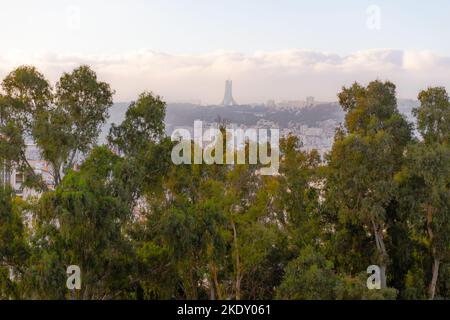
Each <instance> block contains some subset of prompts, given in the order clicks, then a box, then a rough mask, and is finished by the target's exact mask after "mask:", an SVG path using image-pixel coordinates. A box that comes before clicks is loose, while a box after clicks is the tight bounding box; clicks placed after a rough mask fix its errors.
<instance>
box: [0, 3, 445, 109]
mask: <svg viewBox="0 0 450 320" xmlns="http://www.w3.org/2000/svg"><path fill="white" fill-rule="evenodd" d="M350 4H351V5H350ZM436 6H438V7H439V10H435V8H436ZM406 9H407V10H406ZM449 9H450V3H448V2H447V1H441V0H436V1H433V5H431V4H428V3H411V2H409V1H404V0H402V1H396V2H395V3H392V1H386V0H379V1H375V2H372V1H365V0H363V1H354V0H348V1H346V5H343V4H342V3H336V1H329V0H323V1H317V2H314V3H309V2H307V1H292V0H282V1H276V2H274V1H269V0H263V1H254V0H249V1H245V2H243V1H237V0H230V1H205V0H199V1H195V2H191V1H185V0H180V1H176V2H168V1H162V0H153V1H142V0H131V1H129V2H123V1H117V0H110V1H96V2H92V1H76V0H71V1H69V0H63V1H56V0H43V1H39V2H35V1H25V0H19V1H15V2H13V3H8V4H5V5H3V6H2V10H1V12H0V36H1V39H2V46H1V48H0V78H3V77H4V76H5V75H6V74H7V73H8V72H9V71H11V70H12V69H13V68H15V67H17V66H19V65H22V64H32V65H36V66H37V67H38V68H39V69H40V70H41V71H42V72H43V73H44V74H45V75H46V76H47V77H48V78H49V79H50V80H51V82H52V83H55V82H56V81H57V79H58V78H59V76H60V75H61V73H62V72H66V71H71V70H72V69H73V68H75V67H77V66H78V65H79V64H88V65H90V66H92V68H93V69H94V70H95V71H96V72H97V74H98V76H99V78H100V79H102V80H104V81H107V82H109V83H111V86H112V88H113V89H115V90H116V95H115V97H114V99H115V101H131V100H134V99H136V98H137V95H138V94H139V93H140V92H142V91H144V90H149V91H153V92H154V93H156V94H159V95H161V96H162V97H163V98H164V99H165V100H167V101H171V102H181V101H186V102H188V101H199V102H200V101H201V103H202V104H218V103H220V101H221V100H222V98H223V91H224V82H225V80H227V79H232V80H233V82H234V86H233V89H234V98H235V99H236V101H237V102H238V103H241V104H248V103H262V102H265V101H267V100H272V99H273V100H276V101H283V100H304V99H305V97H306V96H314V97H315V98H316V100H318V101H335V100H336V94H337V92H339V91H340V89H341V87H342V86H344V85H350V84H351V83H352V82H354V81H359V82H362V83H368V82H369V81H371V80H374V79H380V80H390V81H392V82H394V83H395V84H396V85H397V89H398V91H397V93H398V97H399V98H408V99H416V98H417V94H418V93H419V91H420V90H423V89H426V88H427V87H429V86H444V87H446V88H450V77H449V76H448V75H449V73H450V43H449V42H447V41H441V40H437V39H448V37H449V36H450V21H449V19H448V18H447V14H446V12H449ZM419 18H420V19H419ZM9 30H11V31H12V30H14V32H10V31H9Z"/></svg>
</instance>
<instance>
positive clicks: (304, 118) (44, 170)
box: [0, 80, 418, 198]
mask: <svg viewBox="0 0 450 320" xmlns="http://www.w3.org/2000/svg"><path fill="white" fill-rule="evenodd" d="M232 85H233V83H232V81H231V80H227V81H226V83H225V93H224V98H223V100H222V102H221V103H220V104H218V105H208V106H204V105H200V104H198V103H192V102H191V103H181V102H177V103H168V104H167V111H166V119H165V123H166V133H167V134H168V135H170V134H171V133H172V132H173V130H175V129H179V128H183V129H187V130H189V131H190V132H191V133H193V124H194V121H195V120H201V121H203V123H204V125H205V126H214V125H215V124H217V123H224V124H226V125H227V126H228V127H230V128H234V129H237V128H240V129H244V130H246V129H248V128H254V129H270V128H278V129H279V130H280V136H281V137H283V136H287V135H289V134H292V135H295V136H297V137H299V139H300V141H301V142H302V148H303V150H307V151H310V150H312V149H316V150H317V151H318V152H319V153H320V154H321V155H322V156H323V155H324V154H325V153H326V152H328V151H330V149H331V147H332V145H333V140H334V135H335V131H336V128H337V127H339V125H340V124H341V123H342V122H343V120H344V112H343V111H342V109H341V107H340V106H339V104H338V102H318V101H316V100H315V98H314V97H312V96H308V97H306V98H305V100H288V101H280V102H277V101H275V100H269V101H267V102H266V103H259V104H258V103H255V104H247V105H239V104H238V103H237V102H236V100H235V99H234V97H233V89H232ZM128 105H129V103H116V104H114V105H113V106H112V107H111V109H110V118H109V120H108V122H107V123H106V124H105V126H104V127H103V129H102V133H101V135H100V138H99V144H103V143H106V136H107V134H108V132H109V128H110V126H111V124H112V123H116V124H117V123H120V122H122V120H123V119H124V116H125V112H126V110H127V108H128ZM417 105H418V102H417V101H415V100H410V99H399V100H398V107H399V110H400V112H401V113H403V114H404V115H405V116H406V117H407V118H408V120H409V121H412V113H411V111H412V109H413V108H414V107H416V106H417ZM26 155H27V159H28V162H29V163H30V165H31V166H32V167H33V169H34V171H35V173H37V174H39V175H41V176H42V177H43V180H44V182H45V183H46V184H47V186H48V187H49V188H52V187H53V184H54V183H53V177H52V175H51V172H50V170H49V165H48V163H47V162H46V161H44V160H42V158H41V156H40V152H39V150H38V148H37V147H36V145H34V144H33V143H29V144H28V145H27V154H26ZM0 173H1V175H0V180H2V181H7V182H9V183H10V184H11V185H12V187H13V188H14V190H15V191H16V194H17V195H19V196H22V197H24V198H27V197H29V196H33V195H35V194H34V193H33V191H30V190H27V189H24V188H23V186H22V183H23V181H24V177H23V174H22V173H21V172H16V170H15V169H14V168H12V169H10V170H6V169H5V168H0Z"/></svg>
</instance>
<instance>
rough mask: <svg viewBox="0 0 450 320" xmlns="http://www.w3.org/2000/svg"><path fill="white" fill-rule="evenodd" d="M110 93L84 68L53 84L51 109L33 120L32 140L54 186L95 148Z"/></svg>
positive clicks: (109, 104) (108, 89)
mask: <svg viewBox="0 0 450 320" xmlns="http://www.w3.org/2000/svg"><path fill="white" fill-rule="evenodd" d="M113 94H114V91H112V90H111V88H110V86H109V84H107V83H105V82H101V81H98V80H97V75H96V74H95V72H94V71H93V70H91V69H90V68H89V67H88V66H85V65H83V66H80V67H78V68H77V69H75V70H73V71H72V72H71V73H64V74H63V75H62V76H61V78H60V79H59V81H58V83H57V84H56V90H55V95H54V96H55V98H54V102H55V106H54V107H53V108H52V109H50V110H43V111H42V112H40V113H38V114H37V115H36V116H35V120H36V123H35V125H34V127H33V131H32V134H33V138H34V139H35V141H36V143H37V144H38V146H39V147H40V149H41V151H42V155H43V157H44V159H45V160H47V161H49V163H50V164H51V165H52V168H53V175H54V180H55V185H59V184H60V182H61V180H62V177H64V175H65V174H67V172H68V170H69V169H72V168H73V166H74V164H75V162H76V161H77V160H79V159H77V157H81V156H83V155H85V154H86V153H87V152H88V150H90V149H91V148H92V147H93V146H95V145H96V142H97V138H98V135H99V134H100V130H101V126H102V125H103V124H104V123H105V122H106V120H107V118H108V109H109V107H110V106H111V105H112V103H113V101H112V96H113Z"/></svg>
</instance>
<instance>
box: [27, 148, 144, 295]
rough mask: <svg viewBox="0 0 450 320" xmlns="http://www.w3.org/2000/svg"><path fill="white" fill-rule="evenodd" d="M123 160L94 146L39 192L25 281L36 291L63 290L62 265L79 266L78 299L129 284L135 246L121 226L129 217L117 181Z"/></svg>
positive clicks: (122, 288)
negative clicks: (50, 188)
mask: <svg viewBox="0 0 450 320" xmlns="http://www.w3.org/2000/svg"><path fill="white" fill-rule="evenodd" d="M121 169H122V160H121V159H120V158H119V157H118V156H116V155H114V154H113V153H112V152H111V151H109V150H108V149H107V148H105V147H98V148H96V149H94V150H93V151H92V153H91V155H90V156H89V157H88V158H87V159H86V161H85V162H84V163H83V164H82V166H81V167H80V170H79V171H78V172H70V173H69V174H68V175H67V176H66V177H65V178H64V180H63V181H62V183H61V185H60V186H58V187H57V188H56V190H55V191H54V192H49V193H46V194H44V195H43V196H42V197H41V199H40V201H39V207H38V208H37V212H36V215H35V217H34V219H35V221H34V225H35V228H36V229H35V235H34V237H33V243H34V249H35V250H34V252H33V256H32V258H31V261H32V263H31V268H30V270H29V271H28V278H29V279H30V280H29V281H30V282H31V283H32V284H33V289H34V292H35V294H37V296H38V297H41V298H42V297H45V298H52V299H55V298H56V299H61V298H64V297H65V296H67V289H66V288H65V280H66V275H65V271H66V268H67V266H69V265H78V266H79V267H80V269H81V272H82V288H81V290H80V291H79V292H77V293H76V297H78V298H80V299H114V298H118V297H120V296H123V295H124V294H125V292H126V291H127V290H128V288H129V286H130V281H131V280H132V277H131V275H132V274H133V270H134V266H135V264H134V251H133V250H132V247H131V243H130V242H129V241H128V240H127V238H126V235H125V233H124V229H125V227H126V226H127V224H128V223H129V222H130V221H131V219H132V211H131V210H130V206H129V203H127V200H128V199H129V196H128V195H126V194H123V193H122V192H121V191H122V190H123V189H122V188H117V185H120V184H121V182H120V181H119V182H118V181H117V176H120V171H121Z"/></svg>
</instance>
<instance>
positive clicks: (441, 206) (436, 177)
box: [401, 87, 450, 299]
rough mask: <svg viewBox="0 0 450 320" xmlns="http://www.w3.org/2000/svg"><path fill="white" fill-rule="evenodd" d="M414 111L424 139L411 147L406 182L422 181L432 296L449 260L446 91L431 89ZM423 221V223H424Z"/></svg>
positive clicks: (419, 192) (418, 197)
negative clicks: (442, 269) (442, 267)
mask: <svg viewBox="0 0 450 320" xmlns="http://www.w3.org/2000/svg"><path fill="white" fill-rule="evenodd" d="M419 101H420V106H419V107H418V108H416V109H415V110H414V114H415V116H416V117H417V128H418V131H419V132H420V134H421V136H422V138H423V140H422V141H419V142H416V143H414V144H412V145H411V146H410V147H409V148H408V152H407V161H406V164H405V167H404V172H403V173H402V176H401V177H402V178H403V179H409V180H411V181H414V180H416V181H418V182H417V184H416V186H415V189H414V195H415V197H414V202H415V203H417V207H418V209H419V210H420V212H421V213H422V214H421V215H418V216H417V215H414V217H415V220H416V221H417V219H418V220H419V225H421V226H422V227H423V229H422V230H426V233H427V237H428V241H427V242H428V244H429V247H430V248H431V255H432V257H433V266H432V272H431V274H432V276H431V281H430V284H429V297H430V298H431V299H433V298H434V297H435V294H436V285H437V282H438V276H439V267H440V265H441V262H442V261H446V260H447V259H448V256H449V254H448V246H449V244H450V240H449V232H450V226H449V220H450V102H449V97H448V94H447V92H446V90H445V89H444V88H441V87H438V88H429V89H428V90H425V91H422V92H420V94H419ZM421 221H423V223H420V222H421Z"/></svg>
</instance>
